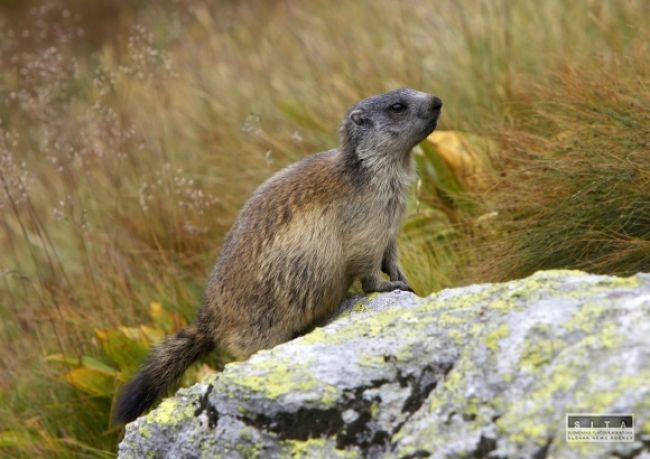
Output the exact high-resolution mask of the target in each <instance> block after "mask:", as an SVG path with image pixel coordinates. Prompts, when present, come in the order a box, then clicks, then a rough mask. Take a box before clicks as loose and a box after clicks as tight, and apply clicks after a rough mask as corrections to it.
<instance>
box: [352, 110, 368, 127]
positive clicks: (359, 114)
mask: <svg viewBox="0 0 650 459" xmlns="http://www.w3.org/2000/svg"><path fill="white" fill-rule="evenodd" d="M348 117H349V118H350V119H351V120H352V122H353V123H354V124H356V125H357V126H363V125H364V124H366V122H367V121H368V119H367V118H366V115H365V113H363V110H359V109H357V110H352V111H351V112H350V115H349V116H348Z"/></svg>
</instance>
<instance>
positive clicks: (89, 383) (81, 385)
mask: <svg viewBox="0 0 650 459" xmlns="http://www.w3.org/2000/svg"><path fill="white" fill-rule="evenodd" d="M65 380H66V381H68V382H69V383H70V384H72V385H73V386H74V387H76V388H77V389H79V390H80V391H82V392H85V393H86V394H88V395H92V396H93V397H112V396H113V391H114V387H115V379H114V378H113V377H111V376H108V375H106V374H104V373H102V372H100V371H97V370H94V369H92V368H83V367H82V368H75V369H74V370H70V371H68V372H67V373H66V374H65Z"/></svg>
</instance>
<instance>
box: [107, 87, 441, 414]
mask: <svg viewBox="0 0 650 459" xmlns="http://www.w3.org/2000/svg"><path fill="white" fill-rule="evenodd" d="M398 102H399V103H403V105H406V106H407V107H408V108H407V109H404V110H401V111H397V108H400V107H397V106H396V104H397V103H398ZM440 106H441V103H440V101H439V99H437V98H434V97H432V96H429V95H427V94H424V93H418V92H417V91H413V90H396V91H392V92H390V93H386V94H382V95H379V96H375V97H372V98H369V99H366V100H364V101H362V102H360V103H359V104H357V105H355V106H354V107H352V109H351V110H350V112H349V113H348V117H347V118H346V120H345V121H344V123H343V125H342V127H341V147H340V148H339V149H337V150H331V151H328V152H324V153H317V154H315V155H312V156H310V157H307V158H305V159H304V160H302V161H300V162H298V163H296V164H294V165H292V166H290V167H288V168H286V169H284V170H282V171H280V172H279V173H277V174H276V175H275V176H273V177H272V178H271V179H269V180H268V181H267V182H266V183H264V184H263V185H262V186H260V187H259V188H258V190H257V191H256V192H255V193H254V194H253V196H252V197H251V198H250V199H249V200H248V202H247V203H246V204H245V205H244V208H243V209H242V211H241V213H240V215H239V216H238V218H237V220H236V221H235V223H234V225H233V227H232V228H231V230H230V232H229V234H228V236H227V237H226V240H225V241H224V244H223V248H222V250H221V254H220V256H219V259H218V260H217V264H216V266H215V269H214V271H213V273H212V275H211V276H210V279H209V282H208V288H207V291H206V294H205V300H204V303H203V305H202V307H201V309H200V311H199V317H198V319H197V322H196V325H193V326H191V327H189V328H188V329H186V330H185V331H182V332H180V333H179V334H177V335H175V336H174V337H172V338H169V339H168V340H166V341H165V342H163V343H162V344H161V345H160V346H159V347H158V348H156V349H155V350H154V351H153V353H152V355H151V356H150V357H149V358H148V360H147V361H146V362H145V364H144V366H143V367H142V369H141V371H140V373H139V374H138V375H137V376H136V377H135V378H134V380H133V381H131V382H130V383H129V384H128V385H127V386H126V387H125V389H124V390H123V392H122V396H121V398H120V401H119V402H118V406H117V412H116V419H117V420H118V421H122V422H124V421H130V420H132V419H135V417H137V416H138V415H139V414H140V413H141V412H143V411H144V410H145V409H146V408H148V407H149V406H150V405H151V404H152V403H153V402H154V401H155V399H156V398H157V397H158V396H160V395H161V394H162V393H163V392H164V390H165V389H166V388H167V387H168V386H169V385H170V384H171V383H173V381H174V380H176V379H177V378H178V377H179V376H180V375H181V374H182V373H183V371H184V370H185V368H186V367H187V366H189V365H190V364H191V363H192V362H193V361H195V360H196V359H197V358H198V357H200V356H201V355H202V354H204V353H206V352H209V351H210V350H211V349H212V348H213V347H214V345H217V346H218V347H219V348H220V349H222V350H223V351H226V352H228V353H230V354H231V355H234V356H235V357H237V358H240V359H245V358H247V357H248V356H250V355H251V354H252V353H254V352H256V351H258V350H260V349H264V348H269V347H272V346H275V345H277V344H279V343H282V342H285V341H288V340H290V339H291V338H293V337H295V336H297V335H299V334H301V333H303V332H304V331H305V330H307V329H309V328H310V327H312V326H314V325H315V324H317V323H319V322H321V321H322V320H323V319H325V318H327V317H329V316H330V315H331V314H332V312H333V311H334V309H335V308H336V306H337V305H338V304H339V303H340V302H341V300H342V299H343V298H344V295H345V293H346V291H347V290H348V288H349V287H350V285H351V283H352V282H353V281H354V280H355V279H361V281H362V286H363V289H364V290H365V291H367V292H370V291H389V290H394V289H409V287H408V284H407V281H406V278H405V276H404V275H403V274H402V272H401V270H400V269H399V265H398V262H397V248H396V245H395V237H396V235H397V231H398V228H399V223H400V219H401V217H402V214H403V212H404V207H405V203H406V196H407V192H408V188H409V185H410V182H411V167H410V161H409V152H410V150H411V148H412V147H413V146H414V145H415V144H417V143H418V142H419V141H421V140H422V139H423V138H424V137H426V135H428V134H429V133H430V132H431V131H432V130H433V129H434V128H435V122H436V120H437V118H438V114H439V110H440ZM382 270H383V271H384V272H385V273H386V274H388V275H389V277H390V280H389V281H386V280H384V279H383V278H382V276H381V271H382Z"/></svg>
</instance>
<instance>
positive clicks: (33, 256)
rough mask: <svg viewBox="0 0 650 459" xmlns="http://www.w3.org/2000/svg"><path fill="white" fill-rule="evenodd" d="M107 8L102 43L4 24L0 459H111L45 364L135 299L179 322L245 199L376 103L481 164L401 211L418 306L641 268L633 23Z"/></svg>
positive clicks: (48, 18) (431, 185)
mask: <svg viewBox="0 0 650 459" xmlns="http://www.w3.org/2000/svg"><path fill="white" fill-rule="evenodd" d="M104 3H106V5H109V6H107V7H106V8H108V9H109V10H110V14H107V15H106V18H108V19H105V20H104V21H103V22H100V23H98V21H97V19H96V18H95V15H93V10H91V9H89V7H87V6H85V3H84V2H77V1H73V0H70V1H63V0H61V1H52V2H42V3H34V4H33V5H35V6H33V7H32V6H30V7H24V8H23V9H21V8H20V7H19V6H16V5H17V3H14V9H12V10H11V11H9V10H7V12H6V13H5V15H3V16H0V34H1V38H0V186H1V188H2V191H1V192H0V215H2V219H1V220H0V314H2V316H3V318H4V319H3V322H2V324H1V326H0V336H2V342H1V344H0V351H1V352H0V362H1V364H2V368H3V370H4V371H2V373H0V455H6V456H7V457H16V456H19V457H27V456H34V455H36V456H42V455H45V456H61V457H66V456H82V457H83V456H85V457H103V456H112V455H113V454H114V452H115V448H116V443H117V441H118V437H119V434H120V432H119V431H118V430H116V429H112V428H110V427H109V425H108V420H107V418H106V413H107V412H108V410H109V409H110V406H107V403H106V402H105V401H102V400H98V399H96V398H93V397H90V396H87V395H84V394H82V393H79V392H78V391H76V390H74V388H73V387H72V386H71V385H69V384H68V383H67V382H66V381H65V380H64V379H63V377H62V374H63V369H62V368H61V367H60V366H57V365H55V364H53V363H51V362H47V361H46V360H45V357H46V356H48V355H51V354H54V353H64V354H71V355H77V356H82V355H88V356H94V357H99V356H101V346H100V343H99V342H98V341H97V339H96V338H95V329H96V328H102V329H110V328H114V327H117V326H120V325H134V324H139V323H143V322H144V321H145V320H146V317H147V312H148V305H149V304H150V303H151V302H160V303H162V304H163V305H164V306H165V307H166V308H167V309H169V310H172V311H176V312H178V313H180V314H181V315H183V316H184V317H185V318H186V319H191V318H192V317H193V314H194V311H195V308H196V305H197V303H198V302H199V301H200V297H201V294H202V289H203V286H204V284H205V281H206V277H207V274H208V273H209V271H210V269H211V266H212V263H213V262H214V260H215V258H216V255H217V253H218V250H219V245H220V242H221V241H222V239H223V237H224V234H225V232H226V231H227V229H228V228H229V226H230V224H231V222H232V221H233V219H234V217H235V215H236V213H237V210H238V209H239V207H240V206H241V205H242V203H243V202H244V201H245V199H246V198H247V196H248V195H249V194H250V193H251V192H252V190H253V189H254V188H255V187H256V186H257V185H258V184H259V183H261V182H262V181H263V180H264V179H265V178H266V177H268V176H270V175H271V174H272V173H273V172H274V171H276V170H278V169H279V168H281V167H282V166H284V165H286V164H288V163H290V162H292V161H294V160H296V159H298V158H300V157H302V156H304V155H306V154H308V153H311V152H315V151H318V150H323V149H327V148H331V147H332V146H334V145H335V144H336V142H337V125H338V123H339V122H340V118H341V115H342V114H343V113H344V111H345V109H346V108H347V107H348V106H349V105H350V104H352V103H354V102H355V101H357V100H359V99H361V98H362V97H365V96H367V95H370V94H374V93H377V92H381V91H384V90H388V89H391V88H394V87H398V86H412V87H416V88H419V89H422V90H427V91H430V92H434V93H436V94H437V95H439V96H441V97H442V99H443V100H444V102H445V108H444V115H443V119H442V123H441V125H440V129H443V130H445V129H454V130H459V131H468V132H472V133H474V134H476V135H478V136H483V137H490V138H493V139H495V140H496V141H497V142H498V145H499V149H498V151H499V153H496V154H494V156H493V157H491V158H490V159H491V164H492V167H490V168H489V171H488V172H489V174H488V175H490V180H487V181H484V182H481V183H482V184H481V185H480V186H478V185H477V186H469V185H468V189H467V190H466V196H464V197H462V199H461V200H460V201H459V199H457V198H458V196H452V198H456V199H451V200H445V201H437V200H436V199H438V198H439V197H440V193H439V192H438V191H439V190H436V183H435V181H433V180H426V179H423V181H422V183H421V184H420V186H419V188H418V191H417V192H414V195H413V197H412V200H411V203H410V208H409V209H410V210H409V215H408V216H407V221H406V222H405V230H404V231H403V233H402V240H401V241H400V242H401V252H402V258H403V261H404V264H405V269H406V271H407V273H408V275H409V276H410V278H411V279H412V282H413V284H414V286H415V288H416V290H417V291H418V292H419V293H422V294H425V293H428V292H430V291H433V290H437V289H440V288H443V287H449V286H454V285H462V284H466V283H468V282H471V281H475V280H484V279H492V278H498V279H501V278H510V277H517V276H519V275H522V274H524V273H527V272H529V271H531V270H534V269H538V268H540V267H562V266H576V267H584V268H587V269H591V268H593V269H594V270H598V271H601V272H629V271H632V270H637V269H647V268H648V262H647V260H648V257H647V241H648V232H647V213H648V212H647V209H648V207H647V191H646V190H647V189H648V187H647V177H648V176H647V165H648V164H647V158H646V157H645V156H644V154H643V153H644V152H647V150H648V148H647V147H648V138H647V133H648V131H647V126H648V123H647V117H648V98H647V96H648V92H647V81H648V79H647V76H648V73H647V64H645V60H646V59H644V58H643V56H644V54H643V53H644V52H645V55H647V49H646V48H644V43H645V41H647V38H648V30H649V28H648V18H650V14H649V13H650V11H648V10H649V6H648V3H647V2H644V1H603V2H598V3H590V4H584V3H582V2H565V1H561V0H548V1H545V2H532V1H530V2H528V1H522V2H509V1H490V2H487V1H472V2H463V3H458V2H453V1H451V0H443V1H438V2H396V1H387V0H381V1H361V2H334V3H333V2H329V1H327V2H326V1H324V0H316V1H313V2H309V3H308V4H306V3H303V2H294V1H287V2H263V1H246V2H225V1H224V2H202V1H198V0H196V1H191V2H188V3H187V7H186V8H183V9H180V8H178V9H175V8H174V7H173V4H172V3H170V4H169V5H168V6H165V7H163V6H155V5H152V4H148V3H144V2H143V3H134V4H129V7H128V9H127V7H126V3H125V4H124V5H122V4H121V3H115V2H112V3H111V2H104ZM104 3H102V5H103V4H104ZM115 5H117V6H115ZM107 11H108V10H107ZM601 69H602V70H601ZM601 101H602V104H601V103H600V102H601ZM605 134H613V135H614V136H613V137H612V136H607V135H605ZM592 155H593V156H592ZM593 158H597V160H594V159H593ZM549 163H550V164H551V166H548V164H549ZM543 167H548V169H543ZM548 170H551V171H552V172H551V173H548ZM504 171H505V172H506V176H505V177H502V176H501V175H500V174H502V173H503V172H504ZM540 184H544V187H545V189H549V190H552V193H547V194H545V195H543V199H541V200H539V199H538V197H539V193H538V192H536V191H535V190H538V189H539V187H540V186H541V185H540ZM583 189H590V190H594V191H593V194H591V195H588V196H584V195H582V196H581V195H580V194H579V193H578V194H577V196H578V201H576V200H575V199H576V198H575V196H576V193H577V192H578V191H579V190H583ZM464 193H465V191H464ZM599 193H600V194H599ZM603 193H604V195H603ZM436 196H438V198H436ZM513 196H514V197H515V198H516V199H508V198H510V197H513ZM468 199H471V200H472V202H473V205H472V206H471V208H465V207H464V206H460V205H458V203H459V202H461V201H463V200H464V201H466V200H468ZM464 201H463V202H464ZM602 202H605V203H606V204H607V205H606V206H601V205H600V203H602ZM596 203H598V206H595V204H596ZM596 209H597V210H598V211H597V212H596ZM621 209H623V210H621ZM493 212H498V216H497V217H496V218H491V219H490V218H487V219H486V218H485V216H489V215H492V213H493ZM612 216H613V221H614V222H615V223H613V224H612V225H611V226H603V225H602V222H603V221H605V220H607V221H609V220H612ZM562 222H563V223H562ZM585 228H590V229H593V233H588V234H587V233H585V231H584V229H585ZM531 229H533V230H534V231H532V233H529V231H530V230H531ZM558 234H560V235H562V237H560V238H556V239H555V240H554V241H555V242H553V243H552V244H551V245H550V247H553V248H554V250H553V251H552V252H553V253H552V256H551V255H549V253H550V251H548V250H546V249H545V247H548V246H549V243H548V238H549V237H550V236H556V235H558ZM545 238H546V239H545ZM581 238H582V239H581ZM576 239H577V240H581V241H582V242H581V243H580V247H581V248H580V250H578V251H572V250H571V247H570V246H571V243H572V241H574V240H576ZM595 240H600V241H601V242H602V241H606V242H602V243H594V241H595ZM599 244H600V245H599ZM617 244H618V245H617ZM502 247H508V248H510V249H511V250H501V249H496V250H495V248H502ZM501 252H503V255H502V256H500V257H498V258H495V257H493V256H492V255H493V254H494V253H501ZM578 255H579V256H578ZM504 266H505V267H509V268H508V269H506V268H504ZM62 420H65V422H62ZM7 432H10V435H9V434H7Z"/></svg>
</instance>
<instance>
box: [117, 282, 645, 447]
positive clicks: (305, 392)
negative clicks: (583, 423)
mask: <svg viewBox="0 0 650 459" xmlns="http://www.w3.org/2000/svg"><path fill="white" fill-rule="evenodd" d="M648 381H650V275H647V274H638V275H636V276H633V277H630V278H616V277H608V276H597V275H589V274H584V273H581V272H577V271H546V272H539V273H537V274H535V275H533V276H531V277H529V278H527V279H522V280H517V281H512V282H507V283H502V284H481V285H472V286H468V287H463V288H456V289H449V290H444V291H442V292H439V293H437V294H434V295H431V296H429V297H426V298H420V297H417V296H415V295H413V294H411V293H407V292H391V293H385V294H380V295H374V296H371V297H355V298H351V299H350V300H348V301H346V302H345V303H344V304H343V305H342V306H341V308H340V309H339V312H338V313H337V316H336V317H335V318H334V319H333V320H331V321H330V322H329V323H327V324H326V325H324V326H323V327H319V328H316V329H315V330H313V331H312V332H311V333H309V334H307V335H305V336H303V337H300V338H297V339H295V340H293V341H291V342H288V343H285V344H282V345H280V346H277V347H275V348H273V349H270V350H265V351H261V352H258V353H257V354H255V355H253V356H252V357H251V358H250V359H249V360H247V361H245V362H239V363H233V364H230V365H228V366H227V367H226V369H225V370H224V371H223V372H222V373H220V374H216V375H211V376H209V377H208V378H206V379H205V380H204V381H203V382H202V383H201V384H197V385H195V386H193V387H191V388H187V389H181V390H180V391H179V392H178V393H177V394H176V395H175V396H174V397H173V398H170V399H167V400H165V401H163V402H162V403H161V404H160V405H159V406H158V408H156V409H154V410H153V411H152V412H150V413H149V414H148V415H146V416H143V417H141V418H140V419H138V420H136V421H135V422H133V423H131V424H129V425H128V426H127V428H126V433H125V437H124V439H123V441H122V443H121V444H120V457H123V458H131V457H228V458H231V457H232V458H237V457H242V458H244V457H245V458H248V457H264V458H267V457H360V456H365V457H405V458H407V457H410V458H414V457H433V458H444V457H494V458H505V457H536V458H543V457H562V458H582V457H593V458H600V457H603V458H605V457H611V456H616V457H626V458H632V457H637V456H638V457H641V456H640V455H641V454H648V453H649V451H650V384H648ZM569 412H631V413H634V414H635V415H636V419H635V426H636V432H635V433H636V441H635V442H631V443H567V442H566V441H565V431H564V424H563V423H564V422H565V416H566V414H567V413H569Z"/></svg>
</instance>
